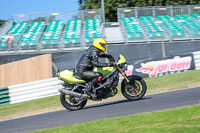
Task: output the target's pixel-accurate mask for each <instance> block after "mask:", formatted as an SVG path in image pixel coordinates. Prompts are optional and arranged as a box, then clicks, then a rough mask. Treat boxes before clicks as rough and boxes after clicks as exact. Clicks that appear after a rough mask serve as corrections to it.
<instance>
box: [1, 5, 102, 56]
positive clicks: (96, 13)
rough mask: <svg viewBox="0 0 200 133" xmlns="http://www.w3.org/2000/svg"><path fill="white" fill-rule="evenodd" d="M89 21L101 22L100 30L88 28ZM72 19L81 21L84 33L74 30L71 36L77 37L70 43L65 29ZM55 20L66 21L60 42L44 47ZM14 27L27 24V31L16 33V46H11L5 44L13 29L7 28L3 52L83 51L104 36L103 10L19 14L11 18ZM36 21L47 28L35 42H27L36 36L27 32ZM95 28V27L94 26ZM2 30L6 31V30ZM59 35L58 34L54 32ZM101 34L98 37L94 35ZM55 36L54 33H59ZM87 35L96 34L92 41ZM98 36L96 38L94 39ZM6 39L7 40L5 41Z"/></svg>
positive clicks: (59, 35)
mask: <svg viewBox="0 0 200 133" xmlns="http://www.w3.org/2000/svg"><path fill="white" fill-rule="evenodd" d="M88 19H98V21H99V25H98V28H99V29H98V31H95V30H94V29H86V20H88ZM69 20H80V22H81V25H80V28H81V29H80V33H78V34H76V32H77V31H70V33H69V34H74V36H75V37H74V38H75V39H73V38H67V39H66V41H65V40H64V39H63V36H64V34H65V32H66V31H65V28H66V25H67V23H68V21H69ZM52 21H63V26H62V29H61V32H60V33H59V34H58V35H56V36H57V40H56V41H54V40H46V42H45V43H46V44H45V45H43V42H44V40H42V38H43V36H44V35H45V34H46V33H45V31H46V29H47V27H48V25H49V24H50V22H52ZM9 22H12V25H15V24H16V23H27V26H26V28H25V29H23V32H20V33H17V35H16V34H12V35H13V36H14V37H15V39H14V41H13V43H12V46H10V47H9V46H8V43H7V42H6V41H5V40H6V37H8V36H9V35H8V31H9V29H10V28H11V27H9V28H7V29H6V31H4V33H3V34H2V35H1V36H0V52H1V53H3V54H4V53H9V54H10V53H20V52H31V51H33V52H35V51H36V52H43V51H58V50H60V51H62V50H74V49H83V48H84V47H86V46H87V45H88V44H91V42H92V40H93V39H94V38H95V37H104V30H103V29H104V24H103V21H102V13H101V9H93V10H80V11H63V12H50V13H31V14H15V15H13V16H12V17H11V21H9ZM33 22H45V26H44V29H43V30H42V31H41V32H40V33H39V35H37V37H35V39H34V43H33V41H30V40H26V41H25V42H24V41H22V38H23V37H26V36H31V37H32V35H34V34H35V33H34V32H32V33H28V34H27V33H26V31H27V30H28V29H29V28H30V26H31V24H32V23H33ZM91 27H93V25H91ZM2 29H5V27H3V28H2ZM54 32H55V33H56V32H57V31H54ZM96 32H98V35H96V36H95V35H94V34H96ZM55 33H51V34H55ZM86 33H90V34H92V35H91V36H89V39H88V40H87V39H86ZM93 35H94V36H93ZM2 38H5V39H4V40H2Z"/></svg>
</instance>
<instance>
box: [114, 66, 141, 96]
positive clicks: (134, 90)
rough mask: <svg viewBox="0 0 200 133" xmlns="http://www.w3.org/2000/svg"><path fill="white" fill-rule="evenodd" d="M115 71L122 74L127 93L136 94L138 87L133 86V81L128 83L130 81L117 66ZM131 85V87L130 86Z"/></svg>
mask: <svg viewBox="0 0 200 133" xmlns="http://www.w3.org/2000/svg"><path fill="white" fill-rule="evenodd" d="M117 69H118V70H119V72H120V73H121V74H122V76H123V77H124V79H125V80H126V82H127V84H128V86H131V87H128V91H129V93H131V92H133V93H137V92H138V91H139V87H138V86H137V85H136V84H135V81H133V82H132V83H131V82H130V80H129V79H128V77H127V75H126V73H125V72H123V71H122V70H121V69H120V67H119V66H117ZM130 84H131V85H130Z"/></svg>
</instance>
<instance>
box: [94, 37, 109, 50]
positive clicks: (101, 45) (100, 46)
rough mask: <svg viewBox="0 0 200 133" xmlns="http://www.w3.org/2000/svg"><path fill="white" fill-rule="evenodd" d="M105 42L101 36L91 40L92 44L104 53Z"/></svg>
mask: <svg viewBox="0 0 200 133" xmlns="http://www.w3.org/2000/svg"><path fill="white" fill-rule="evenodd" d="M106 44H107V42H106V40H104V39H103V38H97V39H94V41H93V46H94V47H96V48H98V49H100V50H101V51H103V52H104V53H105V52H106Z"/></svg>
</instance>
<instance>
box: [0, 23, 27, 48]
mask: <svg viewBox="0 0 200 133" xmlns="http://www.w3.org/2000/svg"><path fill="white" fill-rule="evenodd" d="M27 25H28V23H27V22H23V23H15V24H14V25H13V26H12V27H11V29H10V30H9V31H11V32H12V35H13V36H14V37H15V42H18V41H19V39H20V38H21V35H22V34H23V33H24V31H25V30H26V28H27ZM9 31H8V32H9ZM8 32H7V33H6V35H4V36H2V37H1V39H0V48H5V47H7V45H8V44H7V42H6V36H7V35H8Z"/></svg>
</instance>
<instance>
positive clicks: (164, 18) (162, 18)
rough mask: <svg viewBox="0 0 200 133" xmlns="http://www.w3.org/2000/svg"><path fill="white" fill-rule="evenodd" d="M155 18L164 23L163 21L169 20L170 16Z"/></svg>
mask: <svg viewBox="0 0 200 133" xmlns="http://www.w3.org/2000/svg"><path fill="white" fill-rule="evenodd" d="M156 18H157V19H158V20H161V21H164V20H171V19H172V18H171V16H170V15H159V16H156Z"/></svg>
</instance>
